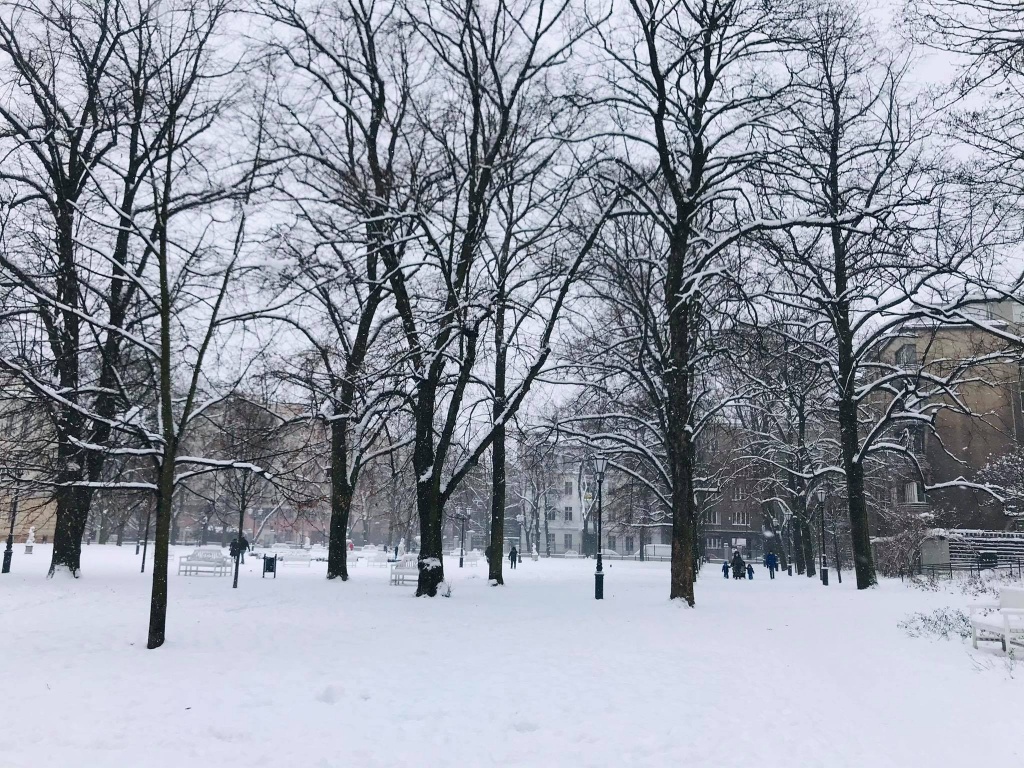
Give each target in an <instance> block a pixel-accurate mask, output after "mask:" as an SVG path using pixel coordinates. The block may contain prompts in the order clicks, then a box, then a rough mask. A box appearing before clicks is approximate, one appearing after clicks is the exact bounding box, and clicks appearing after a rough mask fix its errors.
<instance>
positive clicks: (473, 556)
mask: <svg viewBox="0 0 1024 768" xmlns="http://www.w3.org/2000/svg"><path fill="white" fill-rule="evenodd" d="M462 560H463V562H464V563H465V564H466V565H472V566H473V567H474V568H475V567H476V566H478V565H480V553H479V552H477V551H476V550H475V549H474V550H473V551H472V552H470V553H469V554H468V555H466V556H465V557H463V559H462Z"/></svg>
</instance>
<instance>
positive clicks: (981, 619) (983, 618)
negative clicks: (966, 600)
mask: <svg viewBox="0 0 1024 768" xmlns="http://www.w3.org/2000/svg"><path fill="white" fill-rule="evenodd" d="M981 612H984V613H981ZM970 613H971V640H972V641H973V643H974V647H975V648H977V647H978V641H979V640H998V641H1000V642H1001V643H1002V645H1003V651H1004V652H1005V651H1006V649H1007V643H1012V642H1014V641H1015V639H1016V640H1019V641H1024V588H1021V587H1003V588H1002V589H1000V590H999V602H998V603H979V604H976V605H972V606H970ZM976 613H981V615H977V616H976V615H975V614H976Z"/></svg>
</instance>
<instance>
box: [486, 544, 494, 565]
mask: <svg viewBox="0 0 1024 768" xmlns="http://www.w3.org/2000/svg"><path fill="white" fill-rule="evenodd" d="M493 551H494V550H493V549H491V546H490V545H487V547H485V548H484V559H485V560H486V561H487V564H488V565H490V564H491V552H493Z"/></svg>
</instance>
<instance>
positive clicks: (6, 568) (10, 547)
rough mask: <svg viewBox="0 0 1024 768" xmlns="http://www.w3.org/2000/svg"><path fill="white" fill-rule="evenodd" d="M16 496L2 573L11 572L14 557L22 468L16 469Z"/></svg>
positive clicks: (12, 505)
mask: <svg viewBox="0 0 1024 768" xmlns="http://www.w3.org/2000/svg"><path fill="white" fill-rule="evenodd" d="M13 477H14V498H13V499H12V500H11V528H10V531H9V532H8V534H7V548H6V549H5V550H4V564H3V568H2V569H0V573H10V572H11V558H13V557H14V523H15V521H16V520H17V519H18V492H19V491H20V490H21V485H20V483H21V470H15V471H14V475H13Z"/></svg>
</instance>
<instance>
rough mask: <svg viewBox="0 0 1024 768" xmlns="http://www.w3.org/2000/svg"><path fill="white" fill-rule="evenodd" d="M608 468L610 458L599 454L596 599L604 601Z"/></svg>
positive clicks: (596, 460) (597, 467) (596, 462)
mask: <svg viewBox="0 0 1024 768" xmlns="http://www.w3.org/2000/svg"><path fill="white" fill-rule="evenodd" d="M607 468H608V458H607V457H606V456H605V455H604V454H603V453H599V454H597V456H596V457H595V458H594V469H596V470H597V570H596V571H595V572H594V599H595V600H603V599H604V567H603V565H602V562H601V503H602V498H601V486H602V484H603V483H604V471H605V470H606V469H607Z"/></svg>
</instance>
